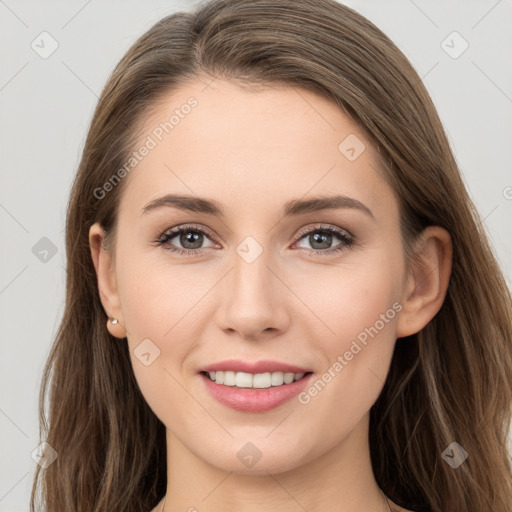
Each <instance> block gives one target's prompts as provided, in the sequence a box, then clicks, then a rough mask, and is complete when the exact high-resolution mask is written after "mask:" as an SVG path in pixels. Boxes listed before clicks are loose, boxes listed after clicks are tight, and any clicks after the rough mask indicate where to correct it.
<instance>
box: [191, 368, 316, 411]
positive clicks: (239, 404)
mask: <svg viewBox="0 0 512 512" xmlns="http://www.w3.org/2000/svg"><path fill="white" fill-rule="evenodd" d="M242 370H243V371H242ZM198 375H199V376H200V378H201V380H202V381H203V383H204V386H205V388H206V390H207V391H208V393H209V395H210V397H212V398H214V399H215V400H216V401H217V402H219V403H220V404H222V405H224V406H226V407H229V408H230V409H234V410H235V411H240V412H246V413H249V412H250V413H262V412H265V411H269V410H270V409H274V408H277V407H279V406H281V405H282V404H284V403H285V402H288V401H289V400H291V399H292V398H293V397H295V396H297V395H298V394H299V393H300V392H301V391H303V390H304V388H305V387H306V386H307V384H308V382H309V381H310V380H311V378H312V376H313V375H314V373H313V372H312V371H308V370H306V369H305V368H301V367H298V366H292V365H289V364H285V363H278V362H272V361H260V362H258V363H248V362H243V361H224V362H223V363H216V364H215V365H210V366H209V367H205V368H203V369H202V370H201V371H199V373H198Z"/></svg>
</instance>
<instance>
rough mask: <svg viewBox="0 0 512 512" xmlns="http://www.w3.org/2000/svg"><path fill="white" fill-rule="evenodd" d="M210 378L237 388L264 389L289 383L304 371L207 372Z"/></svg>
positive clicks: (302, 375)
mask: <svg viewBox="0 0 512 512" xmlns="http://www.w3.org/2000/svg"><path fill="white" fill-rule="evenodd" d="M208 374H209V376H210V379H211V380H212V381H214V382H215V383H216V384H224V386H235V387H237V388H255V389H265V388H270V387H271V386H282V385H283V384H291V383H292V382H294V381H296V380H300V379H302V377H304V375H305V374H304V373H283V372H273V373H270V372H267V373H256V374H253V373H245V372H232V371H225V372H223V371H216V372H208Z"/></svg>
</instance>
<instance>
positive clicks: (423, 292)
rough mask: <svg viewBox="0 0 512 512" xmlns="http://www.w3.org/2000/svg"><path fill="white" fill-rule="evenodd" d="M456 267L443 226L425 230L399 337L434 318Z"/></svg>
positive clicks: (406, 294)
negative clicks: (454, 266)
mask: <svg viewBox="0 0 512 512" xmlns="http://www.w3.org/2000/svg"><path fill="white" fill-rule="evenodd" d="M451 270H452V241H451V237H450V234H449V233H448V231H446V230H445V229H444V228H441V227H440V226H429V227H427V228H425V229H424V230H423V232H422V233H421V235H420V238H419V240H418V243H417V244H416V250H415V256H414V260H413V261H412V262H411V265H410V270H409V274H408V275H407V276H406V280H405V286H404V290H403V295H402V301H401V304H402V310H401V311H400V315H399V317H398V322H397V338H401V337H404V336H409V335H411V334H415V333H417V332H419V331H421V329H423V327H425V325H427V324H428V322H430V320H432V318H434V316H435V315H436V314H437V312H438V311H439V310H440V309H441V306H442V305H443V302H444V298H445V296H446V291H447V289H448V283H449V280H450V274H451Z"/></svg>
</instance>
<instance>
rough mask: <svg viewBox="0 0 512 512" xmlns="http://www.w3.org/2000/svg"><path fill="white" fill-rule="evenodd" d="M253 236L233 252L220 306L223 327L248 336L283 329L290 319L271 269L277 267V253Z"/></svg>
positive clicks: (281, 291) (220, 298)
mask: <svg viewBox="0 0 512 512" xmlns="http://www.w3.org/2000/svg"><path fill="white" fill-rule="evenodd" d="M251 238H252V237H248V238H247V239H245V240H244V241H242V242H241V243H240V244H239V245H238V247H237V248H236V253H233V259H232V270H231V272H229V274H228V275H227V276H226V279H225V282H224V284H223V286H222V291H221V296H220V297H219V307H218V311H219V312H220V313H219V314H220V324H221V327H222V328H224V329H231V330H236V331H238V332H239V333H240V334H241V335H243V336H244V337H245V336H247V337H251V336H256V335H257V334H259V333H260V332H263V331H264V330H267V329H269V328H271V329H277V330H281V329H282V328H284V324H285V322H286V318H287V315H286V313H285V308H284V304H285V298H284V297H283V296H282V293H283V290H280V286H279V285H280V283H279V281H278V279H276V277H275V275H274V273H273V272H272V271H271V270H270V268H272V267H274V266H275V265H274V264H273V261H274V258H273V255H272V254H271V251H269V250H266V249H264V248H263V246H261V245H260V244H259V243H258V242H256V240H255V239H251ZM269 267H270V268H269ZM281 288H282V286H281Z"/></svg>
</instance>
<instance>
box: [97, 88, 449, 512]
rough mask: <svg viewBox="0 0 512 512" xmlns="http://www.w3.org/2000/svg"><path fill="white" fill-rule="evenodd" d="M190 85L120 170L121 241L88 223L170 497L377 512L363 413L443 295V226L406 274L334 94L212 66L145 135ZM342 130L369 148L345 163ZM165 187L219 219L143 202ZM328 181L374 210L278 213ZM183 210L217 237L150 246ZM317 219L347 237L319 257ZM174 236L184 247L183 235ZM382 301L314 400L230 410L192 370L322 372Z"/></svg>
mask: <svg viewBox="0 0 512 512" xmlns="http://www.w3.org/2000/svg"><path fill="white" fill-rule="evenodd" d="M190 96H194V97H195V98H196V99H197V101H198V106H197V107H196V108H195V109H193V110H192V112H191V113H190V114H189V115H188V116H187V117H185V118H184V119H182V120H180V123H179V125H177V126H176V127H175V128H174V129H173V131H172V132H170V133H169V134H168V135H167V136H166V137H165V138H164V139H163V140H162V141H161V142H160V143H159V144H158V145H157V146H156V147H155V148H154V149H152V150H151V151H150V152H149V154H148V155H147V156H146V157H145V158H144V159H143V160H142V161H141V162H140V163H139V164H138V165H137V166H136V168H135V169H133V170H132V171H131V173H130V174H129V175H128V176H127V177H126V178H124V179H126V180H128V182H127V183H125V185H126V189H125V190H124V191H123V195H122V197H121V202H120V207H119V227H118V233H117V238H116V245H115V254H112V253H109V252H108V251H106V250H104V249H103V248H102V247H101V245H100V244H101V240H102V238H103V236H104V233H103V231H102V229H101V226H100V225H98V224H95V225H93V226H92V227H91V228H90V245H91V254H92V258H93V261H94V265H95V268H96V272H97V275H98V285H99V289H100V295H101V300H102V304H103V306H104V308H105V311H106V313H107V314H108V316H109V317H115V318H117V319H119V323H118V324H117V325H112V324H111V323H110V322H109V323H108V329H109V331H110V332H111V334H112V335H113V336H116V337H118V338H123V337H125V336H127V341H128V345H129V348H130V353H131V355H132V365H133V370H134V373H135V376H136V379H137V382H138V384H139V386H140V389H141V391H142V393H143V395H144V397H145V399H146V400H147V402H148V404H149V406H150V407H151V408H152V410H153V411H154V413H155V414H156V415H157V416H158V418H159V419H160V420H161V421H162V422H163V423H164V424H165V426H166V429H167V464H168V468H170V471H168V482H167V498H166V503H165V510H166V511H175V510H176V511H177V510H183V511H187V510H189V511H190V512H192V511H193V510H197V511H200V512H206V511H207V512H216V511H219V512H220V511H222V512H229V511H235V510H236V511H242V512H253V511H261V510H265V511H269V512H272V511H279V512H292V511H293V512H295V511H301V510H304V509H305V510H308V511H310V512H315V511H320V510H333V511H334V510H340V511H341V510H343V511H344V512H356V511H357V512H361V511H365V510H367V511H381V510H382V511H385V510H387V506H386V505H385V503H384V500H383V497H382V494H381V493H380V491H379V488H378V486H377V483H376V481H375V478H374V475H373V472H372V466H371V460H370V453H369V443H368V425H369V410H370V408H371V406H372V405H373V403H374V402H375V401H376V399H377V398H378V396H379V394H380V392H381V390H382V387H383V385H384V382H385V379H386V376H387V373H388V370H389V366H390V363H391V358H392V353H393V348H394V345H395V342H396V340H397V338H400V337H403V336H408V335H410V334H413V333H416V332H418V331H419V330H421V329H422V328H423V327H424V326H425V325H426V324H427V323H428V322H429V321H430V320H431V319H432V318H433V316H434V315H435V314H436V313H437V312H438V311H439V309H440V307H441V305H442V303H443V300H444V297H445V294H446V289H447V286H448V281H449V275H450V271H451V258H452V247H451V240H450V236H449V234H448V233H447V232H446V231H445V230H444V229H442V228H440V227H429V228H427V229H426V230H425V231H424V232H423V234H422V237H421V239H420V242H419V243H418V246H417V256H416V260H415V262H416V263H417V262H420V261H421V262H422V266H421V267H419V266H418V265H412V266H411V267H410V270H406V268H407V267H406V265H405V260H404V255H403V248H402V240H401V235H400V230H399V216H398V202H397V199H396V197H395V196H394V193H393V191H392V189H391V188H390V187H389V186H388V185H387V183H386V182H385V181H384V179H383V176H382V174H381V173H380V172H379V171H378V161H377V159H376V153H375V151H374V149H373V148H372V147H371V145H370V143H369V141H368V140H367V139H366V138H365V136H364V134H363V133H362V132H361V130H360V129H359V128H358V127H357V125H355V124H354V123H353V121H351V120H350V119H349V118H348V117H347V116H346V115H344V114H343V113H342V112H341V111H340V110H339V109H338V108H337V107H336V106H335V105H334V104H332V103H330V102H329V101H328V100H326V99H323V98H321V97H320V96H317V95H316V94H314V93H312V92H308V91H306V90H302V89H296V88H290V87H285V86H281V87H272V88H265V89H263V88H260V89H259V90H258V91H253V90H249V89H247V88H242V87H240V86H238V85H237V84H236V83H234V82H228V81H223V80H220V79H218V80H215V81H213V83H211V84H210V85H209V86H208V87H206V88H205V82H204V81H202V80H200V79H197V80H195V81H193V82H190V83H188V84H186V85H182V86H181V87H180V89H178V90H175V91H173V92H172V93H170V94H168V95H167V96H166V97H165V98H163V99H162V101H161V102H160V104H159V106H158V107H159V108H158V109H157V110H156V111H155V112H154V113H153V114H152V115H150V116H148V117H147V119H146V120H145V123H144V124H145V126H144V129H143V130H142V132H141V133H142V136H141V141H143V140H144V139H145V138H146V137H147V135H148V134H150V133H151V132H152V130H153V129H154V128H155V127H156V126H158V125H159V123H160V122H162V121H164V120H166V119H168V118H169V116H170V115H171V114H172V112H173V111H174V109H176V108H179V107H180V105H183V104H184V103H186V101H187V99H188V98H189V97H190ZM349 134H356V135H357V137H358V138H359V139H360V140H361V141H362V142H363V143H364V144H365V146H366V149H365V150H364V151H363V152H362V154H361V155H360V156H359V157H358V158H357V159H356V160H354V161H349V160H348V159H347V158H346V157H345V156H344V154H342V153H341V152H340V151H339V150H338V145H339V144H340V142H341V141H342V140H343V139H344V138H345V137H346V136H347V135H349ZM166 193H175V194H190V195H195V196H199V197H204V198H209V199H214V200H216V201H217V202H218V203H220V204H221V205H222V207H223V208H224V209H225V216H224V217H223V218H218V217H215V216H212V215H208V214H206V213H192V212H188V213H187V212H185V211H181V210H178V209H175V208H171V207H163V208H160V209H156V210H154V211H152V212H151V213H146V214H142V212H141V209H142V208H143V207H144V206H145V205H146V204H147V203H149V202H150V201H152V200H153V199H155V198H157V197H159V196H161V195H164V194H166ZM334 194H342V195H346V196H349V197H352V198H355V199H357V200H358V201H360V202H362V203H364V204H365V205H366V206H367V207H368V208H369V209H370V210H371V211H372V212H373V218H372V217H370V216H369V215H366V214H365V213H364V212H362V211H359V210H356V209H351V208H343V209H330V210H325V211H320V212H310V213H302V214H300V215H298V216H296V217H289V218H284V217H283V216H282V215H281V209H282V207H283V205H284V203H286V202H287V201H289V200H291V199H307V198H311V197H312V196H316V195H328V196H330V195H334ZM188 223H194V224H197V225H199V226H200V227H202V228H204V229H206V230H207V231H208V232H209V233H211V234H212V235H213V236H209V235H206V236H204V238H203V244H202V245H201V243H200V242H199V243H197V244H196V245H195V247H198V246H199V247H202V248H203V250H204V252H203V254H199V255H192V256H187V255H177V254H174V253H172V252H170V251H167V250H165V248H164V247H163V246H158V245H157V244H155V240H156V239H157V238H158V237H159V236H160V235H161V234H162V233H164V232H165V231H166V230H168V229H169V228H172V227H175V226H180V225H184V224H188ZM317 223H322V224H323V225H328V226H333V227H338V228H341V229H342V230H346V231H347V232H348V233H350V234H351V235H352V236H353V238H354V239H355V240H356V243H355V244H353V245H351V246H345V247H344V248H343V250H341V251H339V252H337V253H332V254H324V255H322V254H321V251H322V250H324V251H325V249H324V248H330V247H334V246H337V245H338V244H344V242H343V241H342V240H340V239H338V238H337V236H336V235H333V238H332V241H331V242H326V243H324V244H323V245H322V244H321V245H314V243H315V242H314V240H312V237H310V236H309V235H305V236H302V237H301V238H299V237H298V236H297V235H298V234H299V230H300V229H301V228H308V229H309V228H311V229H314V228H315V225H316V224H317ZM314 233H317V232H316V231H315V232H314ZM314 233H313V234H314ZM320 234H321V230H320ZM247 236H251V237H253V238H254V239H255V240H256V241H257V242H258V244H259V245H260V246H261V248H262V249H263V252H262V253H261V255H260V256H259V257H258V258H257V259H256V260H255V261H253V262H252V263H247V262H246V261H245V260H244V259H243V258H242V257H240V256H239V254H238V253H237V252H236V248H237V246H238V245H239V244H240V243H241V242H242V241H243V240H244V239H245V238H246V237H247ZM184 243H185V244H186V239H185V241H184ZM167 244H168V245H173V246H174V247H178V248H183V247H185V248H186V247H189V248H190V247H192V246H191V245H188V246H185V245H183V238H182V239H181V243H180V237H179V236H175V237H174V238H172V240H169V241H168V242H167ZM308 249H309V250H310V251H316V252H317V253H318V254H317V255H311V254H309V253H308ZM393 303H399V304H400V305H401V306H402V309H401V311H400V312H399V313H398V314H397V315H395V316H394V318H392V319H389V320H388V322H387V323H385V326H384V327H383V328H382V329H381V330H380V331H379V332H378V334H377V335H375V336H374V337H373V338H369V340H368V344H367V345H366V346H364V348H363V349H362V350H361V351H360V352H359V353H358V354H357V355H356V356H354V357H353V359H352V360H351V361H350V362H349V363H348V364H347V365H346V366H345V367H344V368H343V370H342V371H340V372H339V373H337V374H336V377H335V378H333V379H332V380H331V382H329V383H328V384H327V385H326V386H325V387H324V389H322V391H321V392H320V393H318V394H317V396H315V397H312V398H311V400H310V401H309V403H307V404H301V403H299V402H298V400H297V399H296V398H294V399H292V400H290V401H288V402H286V403H284V404H283V405H281V406H279V407H277V408H276V409H273V410H270V411H266V412H264V413H249V412H239V411H235V410H232V409H230V408H228V407H226V406H224V405H222V404H220V403H218V402H217V401H216V400H214V399H213V398H212V397H211V396H210V394H209V393H208V392H207V390H206V388H205V386H204V382H203V380H202V377H200V376H199V375H198V373H197V372H198V371H199V369H200V368H201V367H203V366H205V365H207V364H211V363H213V362H218V361H222V360H225V359H242V360H250V361H258V360H262V359H271V360H277V361H286V362H289V363H292V364H296V365H298V366H302V367H306V368H310V369H311V370H312V371H313V372H314V373H315V376H314V377H315V378H314V380H316V379H317V378H318V377H320V376H321V375H322V374H323V373H324V372H325V371H326V370H327V369H328V368H329V367H331V366H332V365H333V363H334V362H335V361H336V360H337V357H338V356H339V355H343V354H344V353H345V352H346V351H347V350H349V348H350V346H351V343H352V341H353V340H355V339H356V337H357V335H358V334H359V333H361V332H363V331H364V329H365V328H368V327H370V326H373V325H374V324H375V323H376V321H377V320H378V319H379V318H380V317H379V315H381V314H385V313H386V311H387V310H389V309H390V308H391V307H392V304H393ZM145 339H150V340H151V342H152V343H153V344H154V345H155V346H157V347H158V349H159V350H160V355H159V357H157V358H156V359H155V360H154V361H153V362H152V363H151V364H150V365H149V366H145V365H143V364H141V362H140V360H139V359H138V358H137V357H136V356H135V355H134V349H136V347H137V346H138V345H139V344H140V343H141V342H142V341H143V340H145ZM120 342H121V341H120ZM247 442H251V443H253V444H254V445H255V446H256V447H257V448H258V450H259V451H260V452H261V454H262V456H261V459H260V460H259V461H258V462H257V463H256V464H255V465H254V466H253V467H252V468H248V467H246V466H245V465H244V464H242V463H241V461H240V460H239V459H238V457H237V452H238V451H239V450H240V449H241V448H242V447H243V446H244V445H245V444H246V443H247ZM162 504H163V503H162V502H160V503H159V504H158V506H157V507H155V509H154V511H155V512H156V511H160V510H162ZM390 504H391V505H392V507H394V508H395V509H396V510H405V509H402V508H400V507H398V506H397V505H395V504H393V503H392V502H391V500H390ZM192 507H193V508H192Z"/></svg>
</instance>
